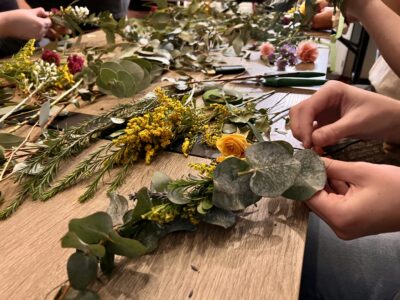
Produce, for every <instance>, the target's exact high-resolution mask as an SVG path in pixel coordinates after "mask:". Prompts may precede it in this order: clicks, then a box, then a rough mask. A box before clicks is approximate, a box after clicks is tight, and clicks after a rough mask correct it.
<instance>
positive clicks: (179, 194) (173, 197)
mask: <svg viewBox="0 0 400 300" xmlns="http://www.w3.org/2000/svg"><path fill="white" fill-rule="evenodd" d="M167 197H168V199H169V201H171V202H172V203H175V204H179V205H184V204H188V203H190V201H191V200H190V198H188V197H186V196H185V190H184V189H176V188H175V189H168V192H167Z"/></svg>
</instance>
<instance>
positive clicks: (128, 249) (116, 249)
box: [106, 230, 147, 258]
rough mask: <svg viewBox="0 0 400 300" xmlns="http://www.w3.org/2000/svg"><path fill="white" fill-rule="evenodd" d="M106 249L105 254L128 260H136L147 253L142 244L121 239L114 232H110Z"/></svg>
mask: <svg viewBox="0 0 400 300" xmlns="http://www.w3.org/2000/svg"><path fill="white" fill-rule="evenodd" d="M106 247H107V252H110V253H113V254H116V255H122V256H125V257H128V258H136V257H139V256H142V255H144V254H146V252H147V248H146V247H145V246H144V245H143V244H142V243H140V242H139V241H137V240H133V239H127V238H123V237H121V236H120V235H119V234H118V233H117V232H116V231H115V230H113V231H111V232H110V238H109V241H108V242H107V244H106Z"/></svg>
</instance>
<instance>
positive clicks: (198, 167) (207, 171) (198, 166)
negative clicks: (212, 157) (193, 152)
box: [189, 162, 217, 177]
mask: <svg viewBox="0 0 400 300" xmlns="http://www.w3.org/2000/svg"><path fill="white" fill-rule="evenodd" d="M189 167H190V168H192V169H193V170H195V171H197V172H199V173H200V174H201V175H205V176H207V177H212V175H213V173H214V170H215V168H216V167H217V164H216V163H213V162H212V163H209V164H206V163H192V164H189Z"/></svg>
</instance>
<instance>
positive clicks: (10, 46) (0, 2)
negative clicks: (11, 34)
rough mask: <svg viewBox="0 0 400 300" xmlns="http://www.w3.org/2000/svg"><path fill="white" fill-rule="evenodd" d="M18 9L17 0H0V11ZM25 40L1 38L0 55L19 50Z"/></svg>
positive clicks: (10, 53) (3, 55) (7, 54)
mask: <svg viewBox="0 0 400 300" xmlns="http://www.w3.org/2000/svg"><path fill="white" fill-rule="evenodd" d="M14 9H18V4H17V1H16V0H0V12H4V11H9V10H14ZM24 44H25V41H20V40H17V39H11V38H1V39H0V57H5V56H9V55H12V54H14V53H15V52H17V51H18V50H19V49H20V48H21V47H22V46H23V45H24Z"/></svg>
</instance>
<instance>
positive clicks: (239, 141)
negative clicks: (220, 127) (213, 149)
mask: <svg viewBox="0 0 400 300" xmlns="http://www.w3.org/2000/svg"><path fill="white" fill-rule="evenodd" d="M215 145H216V146H217V148H218V150H219V151H220V152H221V154H222V157H219V158H218V159H217V161H219V162H220V161H222V160H224V158H225V157H227V156H235V157H238V158H243V157H244V152H245V150H246V148H247V147H248V146H249V145H250V144H249V143H248V142H247V140H246V137H245V136H243V135H241V134H229V135H224V136H222V137H221V138H219V139H218V140H217V142H216V144H215Z"/></svg>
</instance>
